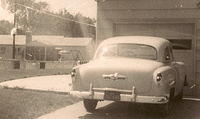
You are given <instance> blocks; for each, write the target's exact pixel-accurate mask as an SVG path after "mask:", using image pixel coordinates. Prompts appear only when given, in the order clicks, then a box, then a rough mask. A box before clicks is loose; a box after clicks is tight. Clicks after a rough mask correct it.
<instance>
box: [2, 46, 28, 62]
mask: <svg viewBox="0 0 200 119" xmlns="http://www.w3.org/2000/svg"><path fill="white" fill-rule="evenodd" d="M24 48H25V47H24V46H22V45H16V46H15V58H16V59H23V58H24V54H23V53H24V52H23V51H24ZM1 49H2V50H3V49H5V51H2V52H1ZM12 52H13V46H12V45H4V44H0V57H1V59H12Z"/></svg>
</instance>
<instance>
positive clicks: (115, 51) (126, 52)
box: [96, 43, 157, 60]
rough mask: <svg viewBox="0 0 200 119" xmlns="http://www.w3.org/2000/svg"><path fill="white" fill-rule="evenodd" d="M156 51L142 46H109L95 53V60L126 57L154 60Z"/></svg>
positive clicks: (150, 47) (123, 44) (126, 44)
mask: <svg viewBox="0 0 200 119" xmlns="http://www.w3.org/2000/svg"><path fill="white" fill-rule="evenodd" d="M156 54H157V53H156V49H155V48H154V47H152V46H148V45H143V44H128V43H121V44H110V45H107V46H103V47H102V48H100V49H99V50H98V51H97V55H96V58H101V57H128V58H141V59H151V60H156V58H157V55H156Z"/></svg>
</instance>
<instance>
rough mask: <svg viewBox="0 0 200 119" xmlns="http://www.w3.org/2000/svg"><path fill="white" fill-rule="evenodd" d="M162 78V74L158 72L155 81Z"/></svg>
mask: <svg viewBox="0 0 200 119" xmlns="http://www.w3.org/2000/svg"><path fill="white" fill-rule="evenodd" d="M161 80H162V74H161V73H158V74H157V76H156V81H161Z"/></svg>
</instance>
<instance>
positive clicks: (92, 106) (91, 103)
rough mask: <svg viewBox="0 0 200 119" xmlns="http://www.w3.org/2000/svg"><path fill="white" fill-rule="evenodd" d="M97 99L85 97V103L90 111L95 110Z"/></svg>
mask: <svg viewBox="0 0 200 119" xmlns="http://www.w3.org/2000/svg"><path fill="white" fill-rule="evenodd" d="M97 102H98V101H97V100H90V99H84V100H83V104H84V107H85V109H86V110H87V111H88V112H93V111H94V110H95V108H96V106H97Z"/></svg>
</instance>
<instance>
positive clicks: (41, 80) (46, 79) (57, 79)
mask: <svg viewBox="0 0 200 119" xmlns="http://www.w3.org/2000/svg"><path fill="white" fill-rule="evenodd" d="M0 87H6V88H22V89H30V90H38V91H53V92H63V93H68V92H69V91H70V89H71V77H70V75H51V76H37V77H30V78H23V79H16V80H12V81H6V82H2V83H0Z"/></svg>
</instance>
